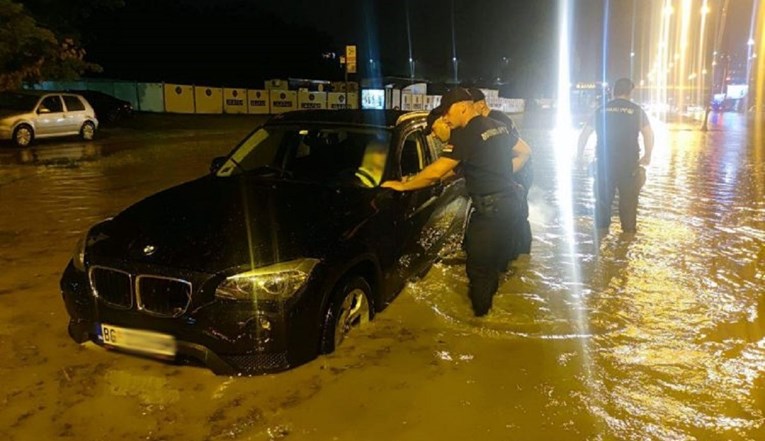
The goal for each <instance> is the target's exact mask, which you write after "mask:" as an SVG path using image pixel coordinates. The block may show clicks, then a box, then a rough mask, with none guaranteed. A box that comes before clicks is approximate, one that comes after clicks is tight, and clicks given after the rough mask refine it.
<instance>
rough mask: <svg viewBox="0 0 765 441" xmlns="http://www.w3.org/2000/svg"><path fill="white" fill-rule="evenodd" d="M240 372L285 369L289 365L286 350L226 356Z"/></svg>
mask: <svg viewBox="0 0 765 441" xmlns="http://www.w3.org/2000/svg"><path fill="white" fill-rule="evenodd" d="M224 358H225V359H226V361H228V362H229V363H230V364H231V365H233V366H234V369H236V370H237V371H239V372H242V373H245V374H248V373H249V374H254V373H261V372H273V371H279V370H284V369H286V368H288V367H289V361H287V354H286V353H285V352H275V353H264V354H250V355H230V356H226V357H224Z"/></svg>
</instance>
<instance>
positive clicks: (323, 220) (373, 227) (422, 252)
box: [61, 110, 469, 374]
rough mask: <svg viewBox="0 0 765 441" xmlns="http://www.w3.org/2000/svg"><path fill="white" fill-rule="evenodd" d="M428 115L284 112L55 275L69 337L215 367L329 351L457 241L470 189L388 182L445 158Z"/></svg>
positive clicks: (82, 247) (288, 360)
mask: <svg viewBox="0 0 765 441" xmlns="http://www.w3.org/2000/svg"><path fill="white" fill-rule="evenodd" d="M425 116H426V115H425V114H424V113H403V112H399V111H351V110H348V111H305V112H293V113H287V114H283V115H280V116H276V117H274V118H272V119H271V120H270V121H269V122H268V123H266V124H265V125H263V126H262V127H259V128H258V129H257V130H255V131H254V132H253V133H252V134H250V135H249V136H248V137H247V138H246V139H244V140H243V141H242V142H241V143H240V144H239V145H238V146H237V147H236V148H235V149H234V150H233V151H232V152H231V153H230V154H229V155H228V156H226V157H221V158H216V159H215V160H213V163H212V166H211V173H210V174H209V175H207V176H204V177H201V178H199V179H197V180H194V181H191V182H188V183H185V184H182V185H179V186H177V187H173V188H170V189H168V190H165V191H162V192H160V193H157V194H155V195H153V196H150V197H148V198H146V199H144V200H142V201H140V202H138V203H137V204H135V205H133V206H132V207H129V208H127V209H126V210H124V211H123V212H121V213H119V214H118V215H116V216H115V217H114V218H112V219H108V220H105V221H103V222H101V223H99V224H97V225H95V226H93V227H92V228H91V229H90V230H89V231H88V233H87V234H86V235H85V237H83V239H82V240H81V243H80V244H79V245H78V248H77V252H76V253H75V256H74V257H73V258H72V260H71V262H70V263H69V265H68V266H67V268H66V270H65V272H64V274H63V277H62V279H61V290H62V292H63V298H64V302H65V304H66V308H67V311H68V313H69V315H70V317H71V319H70V323H69V334H70V335H71V337H72V338H73V339H74V340H75V341H76V342H78V343H83V342H87V341H92V342H94V343H96V344H99V345H103V346H106V347H109V348H113V349H119V350H124V351H128V352H134V353H139V354H142V355H148V356H152V357H159V358H165V359H170V360H177V361H192V362H193V361H194V360H196V361H198V362H201V363H202V364H204V365H206V366H208V367H209V368H210V369H212V370H213V371H214V372H216V373H219V374H232V373H244V374H257V373H265V372H274V371H279V370H284V369H288V368H291V367H294V366H297V365H299V364H302V363H305V362H307V361H309V360H312V359H314V358H315V357H316V356H317V355H318V354H320V353H327V352H331V351H333V350H334V349H335V348H336V347H337V346H338V345H339V344H340V343H341V342H342V341H343V339H344V338H345V337H346V336H347V334H348V333H349V331H351V330H352V329H353V328H354V327H357V326H362V325H364V324H366V323H367V322H368V321H369V320H370V319H371V318H372V317H373V316H374V314H375V313H376V312H379V311H381V310H383V309H384V308H385V307H386V306H387V305H388V304H389V303H390V302H391V301H392V300H393V299H394V298H395V297H396V295H397V294H398V293H399V292H400V291H401V290H402V289H403V287H404V285H405V283H406V282H407V281H408V280H410V279H412V278H413V277H416V276H417V275H419V274H422V273H423V272H424V271H426V270H427V268H429V266H430V264H432V263H433V261H434V260H435V259H436V258H437V255H438V253H439V251H440V250H441V249H442V248H443V247H444V246H445V244H447V243H455V242H456V243H459V240H460V239H461V237H462V234H463V230H464V225H465V219H466V216H467V211H468V208H469V201H468V198H467V196H466V193H465V189H464V182H463V180H461V179H455V180H451V181H447V182H443V183H442V184H440V185H438V186H434V187H431V188H427V189H423V190H419V191H414V192H410V193H397V192H393V191H391V190H388V189H383V188H380V187H379V184H380V183H381V182H383V181H385V180H388V179H401V178H405V177H407V176H410V175H413V174H415V173H417V172H418V171H420V170H421V169H422V168H423V167H425V166H426V165H428V164H429V163H430V162H432V161H433V160H434V159H435V158H436V157H437V155H438V147H439V146H437V145H436V143H437V141H435V139H434V138H433V137H431V136H426V135H425V134H424V133H423V129H424V127H425Z"/></svg>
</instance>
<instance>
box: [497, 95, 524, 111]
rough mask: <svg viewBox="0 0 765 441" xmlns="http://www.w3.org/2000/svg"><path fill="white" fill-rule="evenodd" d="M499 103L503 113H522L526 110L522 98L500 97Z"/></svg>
mask: <svg viewBox="0 0 765 441" xmlns="http://www.w3.org/2000/svg"><path fill="white" fill-rule="evenodd" d="M500 103H501V106H500V108H501V109H502V111H503V112H505V113H523V112H525V111H526V100H523V99H509V98H500Z"/></svg>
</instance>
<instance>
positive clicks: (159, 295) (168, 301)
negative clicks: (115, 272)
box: [136, 275, 191, 317]
mask: <svg viewBox="0 0 765 441" xmlns="http://www.w3.org/2000/svg"><path fill="white" fill-rule="evenodd" d="M136 300H137V303H138V309H139V310H142V311H145V312H147V313H149V314H152V315H156V316H159V317H178V316H179V315H181V314H183V313H184V312H186V309H187V308H188V307H189V303H191V283H189V282H187V281H185V280H180V279H173V278H170V277H159V276H144V275H140V276H138V278H137V279H136Z"/></svg>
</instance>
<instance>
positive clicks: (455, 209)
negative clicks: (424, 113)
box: [423, 134, 470, 255]
mask: <svg viewBox="0 0 765 441" xmlns="http://www.w3.org/2000/svg"><path fill="white" fill-rule="evenodd" d="M426 140H427V142H428V145H429V147H430V151H431V155H432V156H433V158H436V159H437V158H438V157H439V156H440V155H441V152H442V151H443V147H444V144H443V143H442V142H441V141H439V140H438V139H437V138H436V137H435V136H433V135H432V134H431V135H429V136H427V137H426ZM435 205H436V207H435V209H434V211H433V215H432V216H431V218H430V219H429V221H428V223H427V224H426V226H425V229H424V231H423V235H424V236H426V237H428V238H430V241H431V243H432V249H431V250H430V251H431V254H442V255H449V254H451V253H454V252H455V251H458V250H459V249H460V248H461V246H462V240H463V237H464V234H465V228H466V227H467V222H468V218H469V212H470V198H469V197H468V194H467V189H466V187H465V179H464V178H463V177H462V176H461V174H460V173H459V170H455V175H454V176H452V177H449V178H447V179H445V180H444V181H443V182H442V183H441V189H440V190H439V192H438V199H437V201H435Z"/></svg>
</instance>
